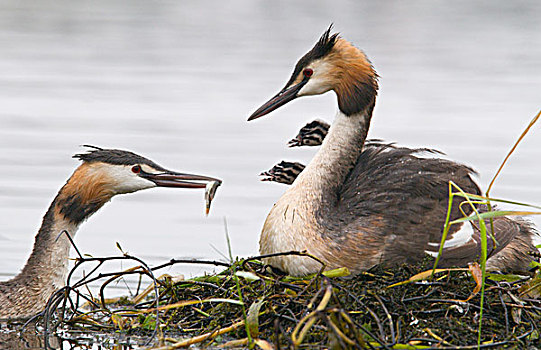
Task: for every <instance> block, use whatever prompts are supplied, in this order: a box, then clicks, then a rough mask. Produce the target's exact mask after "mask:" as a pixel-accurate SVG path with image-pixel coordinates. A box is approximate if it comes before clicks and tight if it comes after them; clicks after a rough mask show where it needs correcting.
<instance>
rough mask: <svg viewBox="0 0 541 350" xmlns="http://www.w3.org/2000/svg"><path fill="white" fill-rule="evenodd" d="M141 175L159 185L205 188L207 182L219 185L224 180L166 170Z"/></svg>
mask: <svg viewBox="0 0 541 350" xmlns="http://www.w3.org/2000/svg"><path fill="white" fill-rule="evenodd" d="M140 176H142V177H144V178H145V179H147V180H150V181H152V182H154V183H155V184H156V186H159V187H180V188H205V187H206V186H207V182H216V183H217V184H218V186H219V185H221V183H222V180H219V179H216V178H213V177H209V176H203V175H194V174H183V173H177V172H174V171H166V172H163V173H160V174H150V173H141V174H140ZM201 181H203V182H201Z"/></svg>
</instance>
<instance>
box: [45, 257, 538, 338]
mask: <svg viewBox="0 0 541 350" xmlns="http://www.w3.org/2000/svg"><path fill="white" fill-rule="evenodd" d="M285 254H300V255H302V253H295V252H291V253H285ZM259 258H260V257H255V258H250V259H246V260H238V261H236V262H234V263H231V264H229V263H222V262H216V261H196V260H171V261H170V262H168V263H166V264H163V265H161V266H157V267H154V268H150V267H149V266H147V265H146V264H145V263H144V262H143V261H142V260H140V259H137V258H135V257H132V256H129V255H123V256H120V257H106V258H83V257H80V258H79V259H78V260H77V263H76V264H75V267H74V270H76V269H78V268H80V267H81V266H83V265H84V264H87V263H89V262H93V263H94V264H97V265H96V266H95V267H94V268H93V269H92V270H91V271H90V272H89V273H87V274H86V275H85V277H84V278H83V279H81V280H79V281H76V282H71V279H72V274H70V276H69V277H68V285H67V286H66V287H65V288H64V289H62V290H60V291H59V292H57V293H56V294H55V295H53V297H51V299H50V301H49V304H48V306H47V309H46V310H45V311H44V313H43V314H42V315H41V320H42V321H41V323H40V324H41V325H42V326H43V334H44V336H45V338H46V340H47V338H48V337H49V336H50V335H55V336H56V337H58V336H61V334H64V335H65V334H92V333H95V332H99V333H100V334H103V333H104V332H105V333H112V332H115V334H117V335H118V334H120V335H121V337H122V339H124V341H126V339H128V338H129V339H140V340H141V339H142V340H143V341H144V342H143V343H140V344H139V345H144V346H150V347H151V348H152V349H176V348H181V347H186V346H189V345H192V344H198V346H200V347H218V346H219V347H256V346H257V347H260V348H263V349H283V348H310V349H313V348H340V349H350V348H351V349H359V348H360V349H426V348H438V349H470V348H472V349H473V348H478V347H479V348H498V347H503V346H509V347H519V348H527V347H529V346H534V345H536V344H537V345H538V344H540V343H541V341H540V330H539V324H540V320H541V299H539V294H540V292H541V274H540V272H539V271H538V272H537V274H536V275H533V276H529V277H520V276H514V275H490V274H489V275H488V277H487V279H486V285H485V288H484V293H481V292H480V289H481V288H480V287H481V285H480V281H479V277H478V276H476V275H478V273H479V271H480V270H479V269H478V268H475V267H474V268H472V267H470V268H469V269H442V270H438V273H437V274H435V275H434V276H431V275H432V274H431V268H432V265H433V261H432V260H429V259H427V260H426V261H423V262H421V263H419V264H418V265H416V266H411V265H409V266H407V265H403V266H400V267H396V268H393V269H391V270H383V269H381V268H376V269H374V270H372V271H369V272H365V273H363V274H361V275H358V276H354V277H351V276H347V275H348V272H347V270H346V269H338V270H334V271H326V272H320V273H318V274H315V275H312V276H308V277H305V278H293V277H290V276H285V275H282V274H280V273H277V272H275V271H272V270H270V269H269V268H268V267H266V266H265V265H264V264H263V263H262V262H261V260H259ZM307 258H310V257H308V256H307ZM111 260H131V261H134V262H135V263H136V266H134V267H132V268H130V269H127V270H124V271H121V272H113V273H99V272H98V271H99V268H100V266H102V265H103V264H104V263H106V262H108V261H111ZM180 263H190V264H212V265H218V266H221V267H223V268H224V270H223V271H221V272H219V273H216V274H210V275H204V276H201V277H196V278H193V279H189V280H183V279H176V278H174V277H170V276H162V277H161V278H160V277H158V278H156V277H155V276H154V275H155V273H156V271H158V270H160V269H162V268H164V267H167V266H171V265H173V264H180ZM74 270H72V273H73V271H74ZM423 271H425V272H423ZM426 271H429V272H426ZM419 273H420V274H419ZM132 274H139V275H141V276H148V277H149V278H150V279H151V280H152V281H153V282H152V283H151V285H150V286H149V287H148V288H147V290H146V291H144V292H140V293H139V295H137V296H135V297H130V298H128V297H125V298H117V299H115V300H107V299H105V297H104V293H103V291H104V289H105V288H106V287H107V286H108V285H109V284H111V283H112V282H113V281H117V280H118V279H122V278H124V276H126V275H132ZM412 276H413V277H412ZM96 281H100V283H102V287H101V289H100V296H97V297H93V296H90V295H89V290H88V288H86V286H87V284H88V283H90V282H94V283H95V282H96ZM141 289H142V288H141ZM481 295H483V296H484V300H483V307H482V309H481V301H482V299H481ZM480 327H481V328H480ZM479 330H480V331H479ZM81 332H82V333H81ZM478 344H479V345H478ZM132 345H133V340H132ZM45 346H46V347H47V346H48V344H47V342H46V343H45Z"/></svg>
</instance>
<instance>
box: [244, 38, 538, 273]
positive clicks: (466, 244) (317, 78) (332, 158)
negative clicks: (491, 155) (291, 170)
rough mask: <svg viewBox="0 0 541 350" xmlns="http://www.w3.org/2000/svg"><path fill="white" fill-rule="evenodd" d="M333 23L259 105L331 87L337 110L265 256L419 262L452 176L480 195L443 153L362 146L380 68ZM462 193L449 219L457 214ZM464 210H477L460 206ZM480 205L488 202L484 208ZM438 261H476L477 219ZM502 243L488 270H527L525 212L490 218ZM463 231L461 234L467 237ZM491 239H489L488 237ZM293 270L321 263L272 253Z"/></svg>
mask: <svg viewBox="0 0 541 350" xmlns="http://www.w3.org/2000/svg"><path fill="white" fill-rule="evenodd" d="M330 30H331V28H329V29H328V30H327V31H326V32H325V33H324V34H323V35H322V36H321V38H320V39H319V40H318V42H317V43H316V45H315V46H314V47H313V48H312V49H311V50H310V51H309V52H308V53H307V54H305V55H304V56H303V57H302V58H301V59H300V60H299V61H298V62H297V64H296V66H295V68H294V71H293V74H292V75H291V78H290V79H289V81H288V82H287V84H286V86H285V87H284V88H283V89H282V90H281V91H280V92H279V93H278V94H277V95H275V96H274V97H272V98H271V99H270V100H269V101H268V102H266V103H265V104H263V106H261V107H260V108H259V109H257V110H256V111H255V112H254V113H253V114H252V115H251V116H250V117H249V119H248V120H253V119H256V118H259V117H262V116H264V115H266V114H267V113H269V112H271V111H273V110H275V109H277V108H279V107H280V106H283V105H285V104H286V103H288V102H290V101H292V100H293V99H295V98H297V97H300V96H308V95H319V94H323V93H325V92H328V91H331V90H332V91H334V92H335V93H336V95H337V100H338V113H337V115H336V118H335V120H334V123H333V124H332V126H331V128H330V129H329V132H328V134H327V136H326V137H325V139H324V141H323V144H322V145H321V148H320V149H319V151H318V152H317V154H316V155H315V156H314V158H313V159H312V161H311V162H310V164H308V165H307V166H306V168H305V169H304V170H303V171H302V172H301V173H300V174H299V176H298V177H297V179H296V180H295V182H294V183H293V184H292V186H291V187H289V188H288V189H287V191H286V192H285V193H284V195H283V196H282V197H281V198H280V199H279V200H278V201H277V202H276V204H275V205H274V207H273V208H272V209H271V211H270V213H269V214H268V216H267V219H266V220H265V223H264V225H263V229H262V233H261V237H260V241H259V244H260V253H261V254H271V253H279V252H287V251H291V250H296V251H307V252H308V253H310V254H312V255H314V256H316V257H318V258H319V259H320V260H321V261H323V262H324V263H325V264H326V268H328V269H332V268H337V267H342V266H345V267H347V268H348V269H349V270H350V271H352V272H353V273H358V272H361V271H364V270H367V269H369V268H371V267H373V266H375V265H383V266H390V265H396V264H400V263H404V262H406V263H413V262H416V261H419V260H421V259H422V258H423V257H424V256H425V254H426V253H428V254H431V255H434V254H435V253H436V252H437V251H438V247H439V242H440V240H441V235H442V227H443V222H444V219H445V216H446V213H447V204H448V183H449V181H451V180H452V181H454V182H455V183H456V184H457V185H458V186H460V187H461V188H462V189H463V190H464V191H466V192H469V193H474V194H480V193H481V191H480V189H479V187H478V186H477V184H476V183H475V182H474V181H473V180H472V178H471V175H472V173H473V170H472V169H471V168H469V167H467V166H464V165H461V164H457V163H454V162H451V161H448V160H444V159H437V158H420V157H418V156H417V153H418V152H419V151H423V150H412V149H408V148H400V147H375V148H366V149H365V151H363V144H364V141H365V140H366V135H367V132H368V128H369V125H370V119H371V117H372V111H373V109H374V105H375V101H376V95H377V91H378V81H377V79H378V75H377V74H376V72H375V70H374V68H373V67H372V64H371V63H370V61H369V60H368V59H367V57H366V56H365V54H364V53H363V52H362V51H361V50H359V49H357V48H356V47H354V46H353V45H352V44H350V43H349V42H348V41H346V40H344V39H342V38H341V37H339V36H338V34H332V35H331V34H330ZM458 204H459V200H458V199H457V200H456V202H455V203H454V207H453V210H452V218H458V217H461V216H462V215H461V213H460V210H459V207H458ZM463 209H465V212H466V214H469V213H471V209H470V208H469V207H467V206H463ZM480 210H483V208H480ZM451 230H452V231H451V232H450V234H449V236H448V239H447V241H446V242H445V246H444V247H445V248H444V251H443V257H442V260H441V265H446V266H448V265H465V264H467V263H468V262H471V261H474V260H475V259H477V258H478V256H479V254H480V253H479V252H480V232H479V231H478V230H477V228H476V226H474V225H472V224H470V223H464V224H463V225H462V226H461V227H460V226H459V225H453V226H452V229H451ZM494 230H495V238H496V240H497V242H498V244H497V245H494V244H490V243H489V251H488V254H489V259H488V262H487V267H488V268H489V269H495V270H502V271H508V270H522V271H524V270H527V269H528V264H529V262H530V261H531V260H532V259H531V258H530V256H529V254H528V253H529V252H530V251H533V250H534V249H535V248H534V245H533V244H532V237H533V236H535V235H537V233H536V231H535V230H534V229H533V227H531V226H530V224H529V223H528V222H526V221H524V220H522V219H520V218H517V219H510V218H497V219H495V220H494ZM464 237H465V238H464ZM489 241H490V242H491V240H489ZM266 262H267V263H269V264H270V265H271V266H274V267H276V268H279V269H281V270H283V271H285V272H287V273H289V274H291V275H304V274H309V273H314V272H317V271H318V270H319V269H320V264H319V263H317V262H316V261H314V260H313V259H309V258H306V257H299V256H291V255H286V256H277V257H272V258H268V259H267V260H266Z"/></svg>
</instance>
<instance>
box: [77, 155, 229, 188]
mask: <svg viewBox="0 0 541 350" xmlns="http://www.w3.org/2000/svg"><path fill="white" fill-rule="evenodd" d="M87 147H90V148H92V150H90V151H88V152H87V153H81V154H76V155H74V156H73V157H74V158H77V159H80V160H82V161H83V164H81V165H80V166H79V168H77V170H76V171H75V173H74V176H73V177H72V179H71V180H75V181H73V184H74V185H79V186H78V187H79V189H81V188H85V187H89V188H92V189H94V190H98V191H101V192H104V194H105V193H106V194H108V195H109V196H111V197H112V196H114V195H117V194H124V193H131V192H136V191H140V190H144V189H147V188H152V187H180V188H205V186H206V182H210V181H216V182H218V183H221V181H220V180H218V179H215V178H212V177H208V176H202V175H193V174H184V173H179V172H175V171H171V170H167V169H165V168H163V167H161V166H160V165H158V164H156V163H154V162H153V161H151V160H149V159H147V158H145V157H142V156H140V155H138V154H135V153H133V152H129V151H123V150H118V149H102V148H99V147H94V146H87ZM70 182H71V181H70Z"/></svg>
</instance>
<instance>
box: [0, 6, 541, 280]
mask: <svg viewBox="0 0 541 350" xmlns="http://www.w3.org/2000/svg"><path fill="white" fill-rule="evenodd" d="M540 15H541V2H538V1H512V2H510V1H480V2H470V1H455V2H452V3H449V2H446V1H416V2H412V1H408V2H399V1H377V2H367V1H327V2H322V1H263V0H259V1H228V2H223V1H170V2H164V1H160V2H151V1H98V2H94V1H58V0H55V1H39V2H37V1H3V2H1V3H0V254H1V263H0V279H8V278H10V277H11V276H13V275H15V274H16V273H17V272H18V271H19V270H20V268H21V267H22V266H23V264H24V262H25V261H26V259H27V257H28V255H29V253H30V250H31V248H32V243H33V238H34V235H35V233H36V232H37V229H38V228H39V226H40V223H41V218H42V216H43V214H44V213H45V210H46V209H47V207H48V205H49V203H50V202H51V201H52V199H53V197H54V196H55V194H56V192H57V191H58V189H59V188H60V187H61V186H62V185H63V184H64V182H65V180H66V179H67V178H68V177H69V176H70V175H71V173H72V171H73V169H75V167H77V165H78V161H77V160H75V159H72V158H71V156H72V155H73V154H75V153H78V152H81V151H83V149H82V148H80V147H79V145H82V144H92V145H98V146H102V147H110V148H122V149H128V150H132V151H134V152H137V153H139V154H142V155H145V156H147V157H149V158H151V159H152V160H154V161H156V162H157V163H159V164H161V165H163V166H165V167H167V168H171V169H176V170H179V171H186V172H193V173H200V174H207V175H211V176H216V177H220V178H222V179H223V180H224V185H223V186H222V187H221V188H220V189H219V191H218V193H217V198H216V200H215V202H214V204H213V208H212V211H211V215H210V216H209V217H208V218H207V217H205V215H204V202H203V193H202V191H188V190H175V189H153V190H148V191H144V192H140V193H135V194H132V195H125V196H120V197H117V198H114V199H113V200H112V202H111V203H109V204H107V205H106V206H105V207H104V208H103V209H102V210H101V211H99V212H98V213H97V214H95V215H94V216H93V217H91V218H90V219H89V220H88V222H87V223H85V224H84V225H83V226H82V227H81V229H80V231H79V233H78V234H77V237H76V242H77V245H78V247H79V249H80V250H81V251H82V252H84V253H90V254H92V255H95V256H104V255H111V254H118V253H119V252H118V250H117V248H116V246H115V242H119V243H120V244H121V246H122V248H123V249H124V250H125V251H128V252H129V253H131V254H133V255H137V256H139V257H141V258H143V259H144V260H146V261H147V262H149V263H150V264H157V263H161V262H164V261H166V260H168V259H170V258H172V257H191V258H208V259H219V260H224V259H225V257H227V256H228V253H227V251H228V249H227V244H226V239H225V233H224V232H225V229H224V218H226V219H227V227H228V232H229V236H230V239H231V247H232V253H233V255H235V256H237V255H238V256H249V255H255V254H257V249H258V244H257V241H258V235H259V232H260V230H261V226H262V223H263V221H264V219H265V216H266V214H267V212H268V211H269V209H270V208H271V206H272V205H273V203H274V202H275V200H276V199H277V198H279V196H280V195H281V194H282V193H283V192H284V190H285V188H286V187H285V186H284V185H278V184H272V183H262V182H260V181H259V179H258V174H259V172H261V171H263V170H267V169H268V168H270V167H271V166H272V165H273V164H275V163H276V162H278V161H280V160H282V159H285V160H290V161H302V162H304V163H307V162H308V161H309V159H310V158H311V157H312V156H313V154H314V153H315V151H316V149H288V148H286V146H285V144H286V142H287V140H289V139H290V138H291V137H293V136H294V135H295V134H296V133H297V130H298V129H299V128H300V127H301V126H303V125H304V124H305V123H306V122H307V121H310V120H312V119H315V118H316V117H318V118H323V119H326V120H327V121H331V120H332V117H333V116H334V114H335V111H336V101H335V96H334V95H333V94H332V93H328V94H326V95H324V96H318V97H312V98H304V99H299V100H297V101H295V102H293V103H290V104H289V105H288V106H286V107H283V108H281V109H280V110H278V111H276V112H274V113H273V114H272V115H269V116H266V117H265V118H262V119H259V120H257V121H254V122H250V123H248V122H247V121H246V118H247V117H248V116H249V115H250V113H251V112H253V110H254V109H255V108H257V107H258V106H259V105H260V104H261V103H263V102H264V101H266V100H267V98H269V97H270V96H272V95H273V94H274V93H276V92H277V91H278V90H279V89H280V88H281V87H282V86H283V85H284V84H285V82H286V81H287V79H288V78H289V75H290V73H291V71H292V69H293V66H294V64H295V62H296V60H297V59H298V58H299V57H300V56H302V55H303V54H304V53H305V52H306V51H307V50H309V49H310V48H311V47H312V45H313V44H314V42H315V41H316V40H317V39H318V37H319V36H320V34H321V33H322V32H323V31H324V30H325V29H326V28H327V27H328V25H329V24H330V23H331V22H334V23H335V29H336V30H337V31H340V32H341V33H342V35H343V37H345V38H347V39H348V40H350V41H352V42H353V43H355V45H357V46H358V47H360V48H362V49H363V50H364V51H365V52H366V53H367V55H368V56H369V57H370V58H371V60H372V61H373V63H374V65H375V67H376V69H377V71H378V72H379V74H380V76H381V79H380V83H381V90H380V94H379V98H378V102H377V107H376V110H375V115H374V118H373V122H372V125H371V130H370V133H369V137H372V138H381V139H385V140H388V141H396V142H398V144H400V145H405V146H412V147H418V146H421V147H432V148H437V149H439V150H442V151H444V152H446V153H447V156H448V157H449V158H451V159H454V160H456V161H459V162H462V163H465V164H468V165H471V166H472V167H474V168H475V169H476V170H477V171H479V173H480V176H479V183H480V184H481V185H482V186H483V188H484V189H486V186H487V184H488V182H489V181H490V179H491V177H492V176H493V174H494V173H495V171H496V169H497V168H498V166H499V164H500V162H501V161H502V160H503V158H504V156H505V155H506V153H507V152H508V150H509V149H510V147H511V146H512V144H513V143H514V142H515V140H516V139H517V138H518V136H519V135H520V133H521V132H522V130H523V129H524V128H525V127H526V125H527V124H528V122H529V120H530V119H531V118H532V117H533V116H534V115H535V114H536V113H537V111H538V110H539V109H540V107H541V21H539V18H540ZM540 128H541V126H539V125H537V126H536V127H535V128H534V129H533V130H532V131H531V133H530V134H529V135H528V136H527V137H526V139H525V140H524V142H523V143H522V144H521V145H520V147H519V148H518V150H517V152H516V154H515V155H514V156H513V158H512V159H511V160H510V162H509V164H508V166H507V167H506V168H505V170H504V171H503V173H502V174H501V176H500V178H499V179H498V181H497V183H496V186H495V187H494V190H493V192H492V195H493V196H494V197H502V198H507V199H513V200H518V201H523V202H529V203H536V204H541V186H540V181H539V180H540V173H541V130H540ZM534 220H535V222H536V223H537V224H541V221H540V220H537V219H534ZM72 256H75V253H73V252H72ZM206 270H207V268H205V267H193V266H178V267H175V268H173V269H167V270H166V271H164V272H168V273H171V274H176V273H184V274H186V275H193V274H200V273H202V272H203V271H206Z"/></svg>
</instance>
